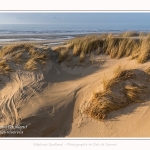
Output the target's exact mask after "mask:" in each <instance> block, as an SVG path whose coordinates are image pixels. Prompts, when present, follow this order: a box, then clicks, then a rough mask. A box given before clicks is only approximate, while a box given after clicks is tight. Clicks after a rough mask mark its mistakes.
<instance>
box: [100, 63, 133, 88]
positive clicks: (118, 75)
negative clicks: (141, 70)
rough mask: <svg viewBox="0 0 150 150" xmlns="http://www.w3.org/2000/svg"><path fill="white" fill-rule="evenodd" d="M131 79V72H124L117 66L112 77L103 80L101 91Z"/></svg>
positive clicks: (124, 70)
mask: <svg viewBox="0 0 150 150" xmlns="http://www.w3.org/2000/svg"><path fill="white" fill-rule="evenodd" d="M133 77H134V74H133V71H132V70H126V69H124V68H123V67H122V66H118V67H116V68H115V70H114V75H113V77H112V78H111V79H107V78H106V77H104V78H103V82H102V83H103V89H104V90H108V89H110V87H112V86H113V85H115V84H116V83H118V82H120V81H123V80H126V79H129V78H133Z"/></svg>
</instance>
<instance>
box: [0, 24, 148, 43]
mask: <svg viewBox="0 0 150 150" xmlns="http://www.w3.org/2000/svg"><path fill="white" fill-rule="evenodd" d="M125 31H137V32H150V24H143V23H139V24H133V23H132V24H131V23H125V24H123V23H118V24H115V23H109V24H108V23H107V24H105V23H98V24H95V23H77V24H73V23H66V24H65V23H64V24H42V23H41V24H0V41H3V42H5V41H15V40H16V39H12V38H3V36H4V35H8V36H9V35H36V34H48V35H61V34H62V35H76V34H89V33H108V32H112V33H114V32H115V33H119V32H125ZM69 37H70V38H71V37H72V36H68V38H69ZM17 40H18V39H17ZM31 40H33V39H32V38H31ZM34 40H41V39H38V38H36V39H34ZM43 40H45V39H43Z"/></svg>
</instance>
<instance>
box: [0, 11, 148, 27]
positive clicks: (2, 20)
mask: <svg viewBox="0 0 150 150" xmlns="http://www.w3.org/2000/svg"><path fill="white" fill-rule="evenodd" d="M12 23H13V24H20V23H21V24H36V23H37V24H39V23H71V24H74V23H121V24H124V23H127V24H150V13H143V12H142V13H120V12H118V13H106V12H105V13H104V12H100V13H94V12H88V13H85V12H83V13H73V12H66V13H64V12H63V13H56V12H55V13H52V12H51V13H45V12H38V13H35V12H34V13H31V12H22V13H20V12H18V13H14V12H13V13H10V12H7V13H6V12H0V24H12Z"/></svg>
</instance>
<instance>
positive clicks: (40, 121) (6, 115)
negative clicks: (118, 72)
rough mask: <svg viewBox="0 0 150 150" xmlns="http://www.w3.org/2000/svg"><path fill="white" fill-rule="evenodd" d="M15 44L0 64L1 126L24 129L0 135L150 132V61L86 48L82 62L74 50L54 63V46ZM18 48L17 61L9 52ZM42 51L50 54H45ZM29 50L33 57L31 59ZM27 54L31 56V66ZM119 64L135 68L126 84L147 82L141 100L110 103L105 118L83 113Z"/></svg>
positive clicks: (117, 87)
mask: <svg viewBox="0 0 150 150" xmlns="http://www.w3.org/2000/svg"><path fill="white" fill-rule="evenodd" d="M17 46H18V45H17ZM17 46H16V47H15V50H13V48H12V49H11V52H9V53H5V55H4V54H3V57H1V61H4V62H5V63H2V64H5V65H6V64H7V65H9V67H8V66H5V67H3V70H2V69H1V74H0V88H1V90H0V126H1V129H0V131H1V132H2V131H4V126H8V125H11V126H12V127H14V126H17V125H18V126H22V128H23V127H25V129H22V131H23V133H22V134H1V137H149V136H150V131H149V130H148V127H149V125H150V121H149V115H150V102H149V100H150V99H149V90H150V87H149V70H148V69H147V68H149V66H150V62H149V61H147V62H145V63H142V64H140V63H138V61H137V60H136V59H131V57H130V56H128V57H123V58H120V59H113V58H110V56H109V55H105V54H99V55H95V54H94V53H93V54H92V55H93V56H91V55H90V56H89V55H88V54H87V58H86V59H85V60H84V61H82V62H79V58H80V56H76V57H72V58H71V59H68V60H67V59H66V60H65V61H62V62H61V63H58V61H59V53H58V51H57V48H58V47H55V48H53V49H51V48H49V47H47V46H46V47H44V46H41V45H34V46H33V45H30V44H29V45H28V46H25V45H24V44H23V45H22V46H19V48H18V47H17ZM5 49H7V48H5ZM16 49H17V50H16ZM21 50H23V51H21ZM34 50H37V51H38V52H39V53H38V52H37V53H36V52H35V51H34ZM16 51H17V53H19V52H21V58H22V60H23V61H21V62H18V63H16V62H17V61H16V60H17V59H14V56H15V55H16V54H14V55H13V53H15V52H16ZM45 55H46V56H49V57H48V58H47V57H46V58H45ZM12 56H13V57H12ZM33 56H36V57H35V58H34V59H32V58H33ZM43 58H44V59H43ZM29 60H30V61H31V60H32V63H31V64H32V65H31V66H29V64H30V63H29V62H30V61H29ZM33 64H34V65H33ZM120 65H121V66H122V67H124V68H126V69H127V70H134V73H135V75H136V77H133V78H132V79H129V80H128V81H125V82H126V84H128V82H134V83H136V84H138V86H141V87H145V89H146V90H145V91H142V92H141V95H140V101H137V102H133V103H129V105H126V106H124V107H121V108H118V109H116V110H113V109H111V111H110V112H108V114H107V115H106V116H105V118H104V119H101V118H96V117H93V116H92V115H90V113H86V112H85V110H86V109H88V108H89V107H90V108H95V107H93V106H91V100H92V99H93V94H94V93H99V92H102V91H103V90H104V89H103V79H104V77H106V78H108V79H111V78H112V77H113V75H114V69H115V68H116V67H118V66H120ZM4 68H5V69H4ZM8 68H9V69H8ZM146 69H147V70H146ZM145 70H146V71H145ZM119 84H120V85H118V83H117V84H114V85H113V87H112V89H111V90H112V91H114V92H115V94H116V95H117V94H119V90H120V88H121V87H122V86H124V84H125V83H124V81H123V82H120V81H119ZM138 94H139V93H138ZM106 96H108V95H106ZM122 100H123V98H122V99H121V100H120V101H122ZM98 111H99V110H98ZM100 112H101V111H100ZM11 131H16V129H11ZM18 131H20V129H19V130H18Z"/></svg>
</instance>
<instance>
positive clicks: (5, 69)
mask: <svg viewBox="0 0 150 150" xmlns="http://www.w3.org/2000/svg"><path fill="white" fill-rule="evenodd" d="M11 71H12V69H11V68H10V66H9V64H8V63H7V61H6V60H1V61H0V74H8V73H9V72H11Z"/></svg>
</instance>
